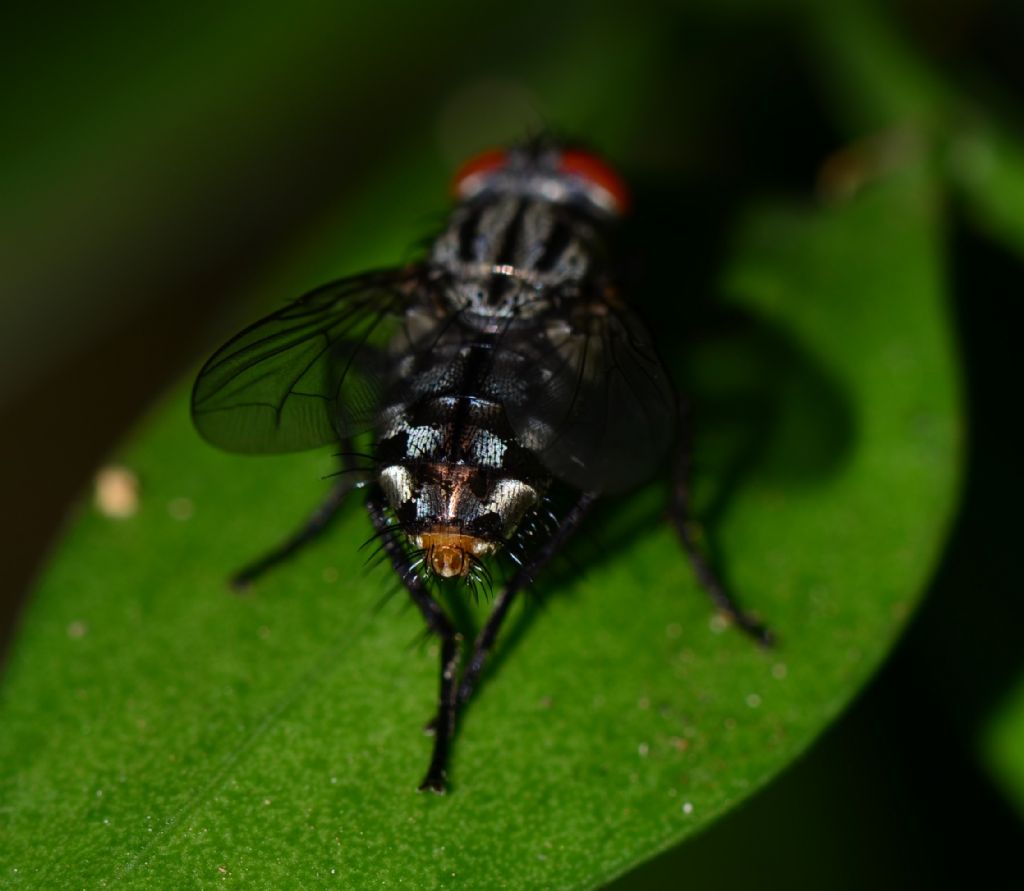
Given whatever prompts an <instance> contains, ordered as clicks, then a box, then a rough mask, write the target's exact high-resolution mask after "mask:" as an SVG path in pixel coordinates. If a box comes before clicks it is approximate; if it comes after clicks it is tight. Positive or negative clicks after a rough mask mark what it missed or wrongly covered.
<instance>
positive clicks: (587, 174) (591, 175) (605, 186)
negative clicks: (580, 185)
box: [561, 149, 630, 214]
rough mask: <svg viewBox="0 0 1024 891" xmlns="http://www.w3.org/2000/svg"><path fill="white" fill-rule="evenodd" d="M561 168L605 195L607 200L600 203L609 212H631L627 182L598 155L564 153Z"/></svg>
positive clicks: (574, 152) (573, 151)
mask: <svg viewBox="0 0 1024 891" xmlns="http://www.w3.org/2000/svg"><path fill="white" fill-rule="evenodd" d="M561 168H562V172H563V173H566V174H568V175H569V176H575V177H578V178H579V179H581V180H583V181H584V182H585V183H587V185H589V186H592V187H594V188H596V189H598V190H599V192H601V193H603V194H604V196H606V200H605V201H602V202H600V203H602V204H605V205H606V206H607V207H608V209H609V210H612V211H614V212H615V213H617V214H625V213H626V212H627V211H628V210H629V204H630V200H629V189H627V188H626V184H625V182H623V180H622V177H620V176H619V175H618V174H617V173H616V172H615V171H614V170H612V168H611V167H609V166H608V165H607V164H606V163H605V162H604V161H602V160H601V159H600V158H599V157H597V155H592V154H590V152H584V151H579V150H575V149H574V150H571V151H567V152H562V162H561Z"/></svg>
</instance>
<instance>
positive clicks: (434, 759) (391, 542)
mask: <svg viewBox="0 0 1024 891" xmlns="http://www.w3.org/2000/svg"><path fill="white" fill-rule="evenodd" d="M366 508H367V510H368V511H369V514H370V520H371V522H372V523H373V526H374V529H376V530H377V532H378V533H379V534H380V536H381V540H382V542H383V546H384V549H385V551H386V552H387V555H388V557H389V558H390V559H391V565H392V566H393V567H394V569H395V572H396V573H398V577H399V578H400V579H401V580H402V584H403V585H405V587H406V590H408V592H409V596H410V597H412V600H413V603H415V604H416V606H417V608H418V609H419V611H420V613H421V614H422V615H423V619H424V621H425V622H426V623H427V627H428V628H429V629H430V630H431V631H432V632H433V633H434V634H436V635H437V636H438V637H439V638H440V639H441V682H440V690H439V693H438V704H437V719H436V721H434V723H433V730H434V751H433V754H432V755H431V757H430V766H429V767H428V768H427V773H426V776H424V778H423V782H422V783H420V791H421V792H422V791H423V790H425V789H429V790H430V791H431V792H437V793H438V794H443V793H444V791H445V783H446V780H447V769H448V753H449V750H450V749H451V742H452V737H453V736H454V735H455V712H456V710H457V706H458V703H457V699H456V695H457V693H458V686H457V684H456V679H455V673H456V670H457V669H458V665H459V650H460V646H459V645H460V643H461V641H462V638H461V636H460V635H459V634H458V632H456V630H455V626H454V625H453V624H452V621H451V619H449V618H448V616H447V615H445V612H444V610H442V609H441V607H440V605H439V604H438V603H437V601H436V600H434V598H433V597H431V596H430V592H429V591H427V589H426V587H425V586H424V584H423V581H422V579H421V578H420V577H419V575H417V574H416V572H415V571H413V570H411V569H410V568H409V557H408V555H407V554H406V553H405V550H404V549H403V548H402V545H401V544H400V543H399V542H398V541H397V540H396V539H395V537H394V536H393V535H391V534H390V533H391V531H392V527H391V526H390V525H389V524H388V519H387V514H386V513H385V510H384V501H383V498H382V496H381V492H380V490H379V489H375V491H374V492H372V493H371V495H370V497H369V498H368V499H367V501H366Z"/></svg>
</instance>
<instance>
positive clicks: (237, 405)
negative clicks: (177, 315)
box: [192, 267, 423, 453]
mask: <svg viewBox="0 0 1024 891" xmlns="http://www.w3.org/2000/svg"><path fill="white" fill-rule="evenodd" d="M422 277H423V275H422V269H421V268H420V267H411V268H405V269H396V270H385V271H381V272H371V273H366V274H364V275H358V276H354V277H352V278H346V279H341V280H339V281H336V282H332V283H331V284H328V285H324V286H323V287H321V288H317V289H316V290H314V291H311V292H310V293H308V294H306V295H305V296H303V297H300V298H299V299H298V300H296V301H295V302H293V303H291V304H289V305H288V306H286V307H284V308H283V309H281V310H279V311H277V312H275V313H274V314H273V315H269V316H267V317H266V318H264V319H262V320H260V321H259V322H256V323H255V324H254V325H251V326H250V327H248V328H246V329H245V330H244V331H242V332H241V333H240V334H238V335H237V336H235V337H234V338H232V339H231V340H230V341H228V342H227V343H226V344H225V345H224V346H223V347H221V348H220V349H219V350H218V351H217V352H216V353H215V354H214V355H213V357H212V358H211V359H210V360H209V361H208V362H207V363H206V365H204V366H203V369H202V371H200V372H199V377H198V378H197V379H196V383H195V387H194V388H193V390H192V420H193V422H194V423H195V425H196V428H197V429H198V430H199V432H200V433H201V434H202V436H203V437H204V438H205V439H206V440H208V441H209V442H211V443H213V444H214V445H216V446H219V447H220V448H222V449H226V450H228V451H231V452H248V453H269V452H290V451H300V450H302V449H311V448H316V447H317V446H322V445H327V444H329V443H333V442H337V441H338V437H339V436H341V435H353V434H356V433H359V432H362V431H363V430H365V429H367V428H368V427H369V425H370V424H372V422H373V419H374V414H375V412H376V409H377V406H378V404H379V401H380V395H381V388H382V386H383V384H382V378H383V375H384V373H385V370H386V368H385V359H384V348H385V346H386V343H387V339H388V337H389V336H390V335H391V333H392V332H393V331H394V330H395V327H396V323H397V322H398V320H399V319H401V317H402V315H403V314H404V313H405V311H406V310H407V309H408V307H409V306H410V305H411V304H412V302H413V301H414V299H415V297H416V294H417V291H418V285H419V284H420V282H421V281H422Z"/></svg>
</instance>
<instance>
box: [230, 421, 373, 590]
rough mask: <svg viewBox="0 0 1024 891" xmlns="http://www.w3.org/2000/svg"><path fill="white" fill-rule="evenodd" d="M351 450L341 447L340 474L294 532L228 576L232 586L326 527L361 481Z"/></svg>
mask: <svg viewBox="0 0 1024 891" xmlns="http://www.w3.org/2000/svg"><path fill="white" fill-rule="evenodd" d="M342 444H343V445H344V446H346V448H348V447H349V446H351V443H349V441H348V440H342ZM352 454H354V453H352V452H350V451H344V452H342V453H341V454H340V457H341V462H342V463H341V474H340V476H339V479H338V481H337V482H336V483H335V484H334V485H333V486H332V487H331V491H330V492H328V493H327V497H326V498H325V499H324V500H323V502H321V504H320V505H319V506H318V507H317V509H316V510H315V511H313V513H312V514H311V515H310V516H309V519H307V520H306V522H305V523H304V524H303V526H302V528H300V529H299V530H298V531H297V532H295V533H294V534H293V535H292V536H291V537H289V538H288V539H286V540H285V541H283V542H282V543H281V544H280V545H278V546H277V547H276V548H274V549H273V550H272V551H271V552H270V553H268V554H265V555H264V556H262V557H260V558H259V559H258V560H254V561H253V562H252V563H250V564H249V565H248V566H245V567H243V568H242V569H241V570H239V571H238V572H236V573H235V574H234V575H233V576H232V577H231V587H232V588H234V589H235V590H236V591H244V590H245V589H246V588H248V587H249V585H251V584H252V583H253V582H254V581H255V580H256V579H257V578H259V577H260V576H261V575H263V573H265V572H266V571H267V570H268V569H272V568H273V567H275V566H277V564H278V563H283V562H284V561H285V560H287V559H288V558H289V557H291V556H292V554H294V553H295V552H296V551H299V550H301V549H302V548H303V547H304V546H305V545H307V544H309V543H310V542H311V541H313V540H315V539H316V538H318V537H319V536H320V534H321V533H322V532H323V531H324V530H325V529H326V528H327V526H328V525H329V524H330V522H331V520H333V519H334V515H335V514H336V513H337V512H338V508H339V507H341V504H342V502H343V501H344V500H345V497H346V496H347V495H348V494H349V493H350V492H351V491H352V490H353V489H356V488H358V487H359V486H360V485H362V482H361V480H360V479H359V471H358V470H357V469H356V468H354V467H352V466H350V465H349V463H348V461H347V460H346V457H347V456H349V455H352Z"/></svg>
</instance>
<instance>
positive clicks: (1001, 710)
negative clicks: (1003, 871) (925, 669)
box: [981, 681, 1024, 815]
mask: <svg viewBox="0 0 1024 891" xmlns="http://www.w3.org/2000/svg"><path fill="white" fill-rule="evenodd" d="M1003 700H1004V701H1003V702H1001V703H1000V704H999V707H998V708H997V709H996V710H995V712H994V714H993V715H992V717H991V718H990V719H989V720H988V722H987V724H986V726H985V728H984V732H983V734H982V739H981V748H982V756H983V759H984V761H985V763H986V766H987V767H988V769H989V771H990V772H991V774H992V776H993V778H994V779H995V780H996V783H997V784H998V786H999V788H1000V789H1001V790H1002V792H1003V794H1004V795H1005V796H1006V798H1007V800H1008V801H1009V802H1010V803H1011V804H1012V805H1013V806H1014V808H1016V810H1017V812H1018V813H1020V814H1022V815H1024V682H1021V681H1018V682H1017V683H1016V684H1015V685H1014V686H1013V688H1012V689H1011V690H1010V691H1009V694H1008V695H1006V696H1004V697H1003Z"/></svg>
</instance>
